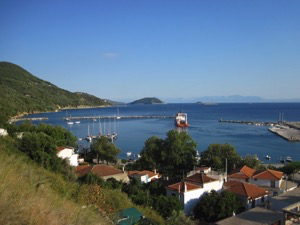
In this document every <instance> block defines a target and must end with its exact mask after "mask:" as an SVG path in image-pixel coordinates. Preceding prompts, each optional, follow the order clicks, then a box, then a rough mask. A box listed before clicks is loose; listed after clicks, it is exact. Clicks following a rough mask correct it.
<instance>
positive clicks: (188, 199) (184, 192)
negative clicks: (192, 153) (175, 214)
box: [166, 173, 223, 215]
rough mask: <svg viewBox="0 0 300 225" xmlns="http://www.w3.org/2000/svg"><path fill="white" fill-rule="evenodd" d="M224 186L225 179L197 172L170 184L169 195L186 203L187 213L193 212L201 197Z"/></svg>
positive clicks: (185, 210)
mask: <svg viewBox="0 0 300 225" xmlns="http://www.w3.org/2000/svg"><path fill="white" fill-rule="evenodd" d="M222 186H223V180H216V179H214V178H211V177H209V176H207V175H205V174H203V173H196V174H194V175H192V176H189V177H186V178H185V179H184V180H183V181H181V182H178V183H175V184H172V185H169V186H168V187H167V188H166V189H167V196H176V197H178V198H179V200H180V201H181V202H182V204H183V205H184V212H185V214H187V215H190V214H192V212H193V209H194V207H195V206H196V204H197V203H198V201H199V199H200V198H201V197H202V196H203V195H204V194H205V193H209V192H211V191H212V190H215V191H220V190H221V189H222Z"/></svg>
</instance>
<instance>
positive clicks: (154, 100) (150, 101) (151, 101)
mask: <svg viewBox="0 0 300 225" xmlns="http://www.w3.org/2000/svg"><path fill="white" fill-rule="evenodd" d="M162 103H163V101H161V100H159V99H158V98H154V97H152V98H150V97H147V98H142V99H139V100H136V101H133V102H131V103H130V104H132V105H135V104H162Z"/></svg>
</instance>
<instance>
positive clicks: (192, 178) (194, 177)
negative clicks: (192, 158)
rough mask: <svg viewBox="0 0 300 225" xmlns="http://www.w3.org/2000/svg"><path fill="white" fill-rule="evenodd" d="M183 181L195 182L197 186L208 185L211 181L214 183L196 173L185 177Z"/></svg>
mask: <svg viewBox="0 0 300 225" xmlns="http://www.w3.org/2000/svg"><path fill="white" fill-rule="evenodd" d="M184 181H190V182H195V183H199V184H205V183H209V182H212V181H216V179H214V178H211V177H209V176H207V175H205V174H203V173H196V174H194V175H192V176H189V177H186V178H184Z"/></svg>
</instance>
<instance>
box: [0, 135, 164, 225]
mask: <svg viewBox="0 0 300 225" xmlns="http://www.w3.org/2000/svg"><path fill="white" fill-rule="evenodd" d="M0 162H1V163H0V224H11V225H14V224H18V225H19V224H49V225H52V224H59V225H64V224H68V225H69V224H70V225H71V224H82V225H85V224H87V225H91V224H99V225H100V224H111V223H110V222H111V221H116V220H117V218H116V217H115V216H114V215H115V214H116V212H117V211H119V210H121V209H125V208H129V207H137V208H138V209H139V210H140V211H141V212H142V213H143V214H144V215H145V216H146V217H147V218H149V219H151V220H153V221H156V223H157V224H165V221H164V220H163V218H162V217H161V216H160V215H158V214H157V213H156V212H155V211H153V210H152V209H150V208H148V207H146V208H144V207H140V206H135V205H134V204H133V203H132V202H131V201H130V200H129V199H128V197H127V195H126V194H125V193H122V192H121V191H120V190H118V189H116V190H107V189H102V188H101V187H99V186H95V185H83V186H80V185H79V184H78V183H76V182H71V181H69V182H67V181H66V180H64V179H63V178H62V176H61V175H59V174H55V173H52V172H49V171H47V170H45V169H43V168H41V167H39V166H38V165H36V164H35V163H33V162H32V161H31V160H30V159H29V158H28V157H27V156H26V155H24V154H22V153H20V152H19V150H18V149H17V148H16V147H15V141H14V140H13V139H12V138H10V137H5V138H3V137H0ZM82 206H88V207H84V208H83V207H82ZM108 218H109V219H108ZM109 221H110V222H109Z"/></svg>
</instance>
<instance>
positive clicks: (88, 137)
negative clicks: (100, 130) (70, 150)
mask: <svg viewBox="0 0 300 225" xmlns="http://www.w3.org/2000/svg"><path fill="white" fill-rule="evenodd" d="M86 140H87V141H88V142H92V140H93V138H92V136H91V135H90V124H88V135H87V137H86Z"/></svg>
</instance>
